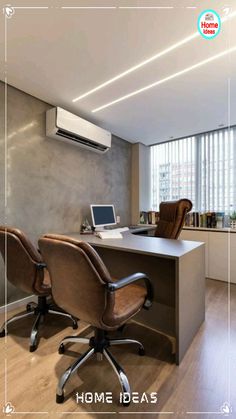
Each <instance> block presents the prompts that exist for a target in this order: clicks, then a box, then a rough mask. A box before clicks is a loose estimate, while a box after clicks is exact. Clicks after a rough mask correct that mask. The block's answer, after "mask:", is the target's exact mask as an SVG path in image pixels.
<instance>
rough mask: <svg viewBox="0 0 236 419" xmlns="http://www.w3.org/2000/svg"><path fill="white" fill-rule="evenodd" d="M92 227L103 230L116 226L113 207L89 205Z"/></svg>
mask: <svg viewBox="0 0 236 419" xmlns="http://www.w3.org/2000/svg"><path fill="white" fill-rule="evenodd" d="M90 209H91V215H92V222H93V226H94V227H99V228H100V229H103V228H104V227H105V226H111V225H115V224H116V215H115V209H114V205H93V204H92V205H90Z"/></svg>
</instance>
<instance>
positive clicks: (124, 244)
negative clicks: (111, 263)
mask: <svg viewBox="0 0 236 419" xmlns="http://www.w3.org/2000/svg"><path fill="white" fill-rule="evenodd" d="M65 235H66V236H69V237H72V238H74V239H77V240H82V241H85V242H87V243H90V244H91V245H93V246H95V247H96V245H97V246H99V247H104V248H110V249H116V250H120V251H126V252H127V251H128V252H134V253H142V254H146V255H154V256H161V257H166V258H170V259H176V258H177V259H178V258H180V257H181V256H184V255H185V254H187V253H189V252H191V251H193V250H194V249H196V248H198V247H200V246H203V245H204V243H201V242H195V241H194V242H193V241H186V240H170V239H160V238H157V237H147V236H138V235H135V234H132V230H130V231H126V232H124V233H122V236H123V238H122V239H100V238H99V237H96V236H94V235H86V234H79V233H68V234H65Z"/></svg>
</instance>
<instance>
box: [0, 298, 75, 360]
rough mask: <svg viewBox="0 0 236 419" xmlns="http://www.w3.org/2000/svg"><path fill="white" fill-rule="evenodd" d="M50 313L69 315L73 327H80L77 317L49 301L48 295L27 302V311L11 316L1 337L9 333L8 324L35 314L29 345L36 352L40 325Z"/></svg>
mask: <svg viewBox="0 0 236 419" xmlns="http://www.w3.org/2000/svg"><path fill="white" fill-rule="evenodd" d="M48 314H56V315H59V316H63V317H68V318H69V319H71V321H72V327H73V329H77V328H78V324H77V319H76V318H75V317H73V316H71V315H70V314H68V313H65V312H63V311H60V309H59V308H58V307H55V305H53V304H51V303H48V302H47V297H46V296H39V297H38V303H35V302H31V303H29V304H27V306H26V312H25V313H23V314H19V315H18V314H17V315H16V316H13V317H11V318H10V319H8V320H7V321H6V322H5V323H3V325H2V326H1V328H0V337H4V336H5V335H6V334H7V332H8V325H9V324H10V323H13V322H15V321H17V320H20V319H23V318H25V317H29V316H33V315H35V316H36V319H35V321H34V323H33V327H32V329H31V334H30V346H29V350H30V352H34V351H35V350H36V349H37V347H38V344H39V333H38V332H39V326H40V324H41V323H42V322H43V321H44V317H45V316H47V315H48Z"/></svg>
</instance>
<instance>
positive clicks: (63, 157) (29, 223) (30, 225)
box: [0, 82, 131, 305]
mask: <svg viewBox="0 0 236 419" xmlns="http://www.w3.org/2000/svg"><path fill="white" fill-rule="evenodd" d="M0 97H1V104H2V102H3V97H4V84H3V83H1V82H0ZM50 107H51V106H50V105H48V104H46V103H44V102H42V101H40V100H38V99H36V98H34V97H32V96H29V95H28V94H26V93H24V92H22V91H19V90H17V89H15V88H13V87H10V86H8V151H7V209H6V220H7V223H8V224H9V225H13V226H17V227H18V228H20V229H22V230H23V231H25V233H26V234H27V235H29V237H30V238H31V239H32V240H33V242H34V243H36V242H37V239H38V237H39V236H40V235H42V234H44V233H49V232H50V233H54V232H55V233H66V232H72V231H79V228H80V224H81V221H82V220H83V218H84V217H85V216H90V210H89V204H91V203H114V205H115V208H116V212H117V214H118V215H120V217H121V224H123V225H127V224H130V221H131V220H130V217H131V214H130V212H131V211H130V207H131V203H130V200H131V197H130V195H131V192H130V189H131V144H129V143H127V142H126V141H123V140H121V139H119V138H117V137H113V139H112V148H111V150H110V151H108V152H107V153H106V154H104V155H99V154H96V153H94V152H92V151H87V150H83V149H82V148H80V147H78V146H74V145H70V144H66V143H63V142H60V141H57V140H53V139H48V138H46V137H45V111H46V110H47V109H49V108H50ZM3 112H4V107H3V106H1V110H0V120H1V127H2V119H3V118H4V114H3ZM0 134H1V137H0V147H1V149H0V152H1V156H0V167H1V169H0V170H1V173H0V175H1V185H0V186H1V207H0V210H1V212H0V223H2V222H3V221H4V207H3V193H2V189H3V182H4V171H3V167H4V131H3V129H1V133H0ZM0 275H1V278H0V305H2V304H4V295H3V294H4V293H3V289H4V279H3V262H2V260H1V261H0ZM22 296H23V294H22V293H21V292H20V291H19V290H16V289H14V288H12V287H11V286H10V287H9V290H8V297H9V301H14V300H16V299H19V298H22Z"/></svg>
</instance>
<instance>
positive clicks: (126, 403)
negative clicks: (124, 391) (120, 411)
mask: <svg viewBox="0 0 236 419" xmlns="http://www.w3.org/2000/svg"><path fill="white" fill-rule="evenodd" d="M129 405H130V402H125V401H124V402H122V406H124V407H128V406H129Z"/></svg>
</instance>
